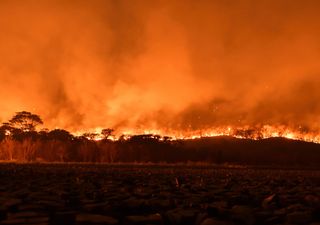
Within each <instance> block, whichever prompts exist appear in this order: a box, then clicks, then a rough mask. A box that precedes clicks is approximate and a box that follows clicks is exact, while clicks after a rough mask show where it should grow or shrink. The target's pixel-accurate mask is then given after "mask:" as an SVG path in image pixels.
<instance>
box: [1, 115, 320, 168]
mask: <svg viewBox="0 0 320 225" xmlns="http://www.w3.org/2000/svg"><path fill="white" fill-rule="evenodd" d="M41 124H43V122H42V120H41V118H40V117H39V116H37V115H34V114H32V113H29V112H18V113H16V115H15V116H14V117H13V118H12V119H11V120H10V121H8V122H7V123H3V124H2V126H1V127H0V160H5V161H20V162H34V161H38V162H103V163H116V162H142V163H143V162H154V163H161V162H167V163H177V162H206V163H215V164H223V163H231V164H244V165H281V166H299V165H304V166H318V164H319V162H320V145H319V144H315V143H307V142H303V141H294V140H288V139H285V138H271V139H262V140H258V141H255V140H252V139H237V138H233V137H212V138H200V139H195V140H172V139H170V138H169V137H160V136H158V135H134V136H129V137H128V136H122V137H120V138H119V139H117V140H112V139H111V138H110V137H112V135H113V130H112V129H104V130H102V132H101V133H100V134H90V133H87V134H83V135H82V136H74V135H72V134H71V133H69V132H68V131H66V130H61V129H55V130H45V129H43V130H41V131H37V129H36V128H37V126H39V125H41ZM97 135H98V136H99V137H100V138H99V140H96V136H97Z"/></svg>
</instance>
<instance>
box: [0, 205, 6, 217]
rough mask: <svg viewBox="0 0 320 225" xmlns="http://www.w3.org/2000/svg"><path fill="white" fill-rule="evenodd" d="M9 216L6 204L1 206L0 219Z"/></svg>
mask: <svg viewBox="0 0 320 225" xmlns="http://www.w3.org/2000/svg"><path fill="white" fill-rule="evenodd" d="M6 218H7V210H6V208H5V207H4V206H0V221H1V220H5V219H6Z"/></svg>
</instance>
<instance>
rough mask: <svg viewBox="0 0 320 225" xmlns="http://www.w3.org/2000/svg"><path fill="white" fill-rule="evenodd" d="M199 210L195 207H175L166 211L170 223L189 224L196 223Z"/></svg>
mask: <svg viewBox="0 0 320 225" xmlns="http://www.w3.org/2000/svg"><path fill="white" fill-rule="evenodd" d="M198 213H199V212H198V210H195V209H181V208H177V209H173V210H170V211H168V212H166V213H165V218H166V220H167V221H168V223H170V224H176V225H180V224H183V225H188V224H194V223H195V220H196V218H197V215H198Z"/></svg>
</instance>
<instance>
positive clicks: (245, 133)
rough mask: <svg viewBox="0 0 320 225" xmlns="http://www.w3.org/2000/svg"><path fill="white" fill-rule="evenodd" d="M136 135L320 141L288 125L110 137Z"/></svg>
mask: <svg viewBox="0 0 320 225" xmlns="http://www.w3.org/2000/svg"><path fill="white" fill-rule="evenodd" d="M101 130H102V129H101V128H95V129H93V130H90V132H89V133H91V134H93V135H91V137H89V139H92V140H96V141H99V140H102V139H103V135H102V134H101ZM84 133H85V132H76V133H74V135H75V136H81V135H83V134H84ZM134 135H152V136H151V137H157V138H159V139H160V140H165V139H168V140H187V139H199V138H204V137H219V136H229V137H235V138H240V139H252V140H261V139H267V138H274V137H282V138H287V139H292V140H301V141H306V142H314V143H320V134H318V133H317V132H310V131H309V132H306V131H301V130H299V129H296V130H294V129H290V128H288V127H286V126H271V125H264V126H261V127H250V126H245V127H230V126H227V127H215V128H211V129H202V130H192V131H174V130H161V129H150V130H148V129H137V130H133V129H132V130H126V131H121V132H116V133H115V134H114V135H110V136H109V137H108V139H109V140H112V141H116V140H119V139H120V138H123V139H125V140H128V139H129V138H130V137H132V136H134Z"/></svg>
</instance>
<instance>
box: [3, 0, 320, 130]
mask: <svg viewBox="0 0 320 225" xmlns="http://www.w3.org/2000/svg"><path fill="white" fill-rule="evenodd" d="M319 11H320V2H319V1H316V0H261V1H254V0H238V1H233V0H198V1H194V0H183V1H182V0H156V1H149V0H135V1H132V0H91V1H87V0H77V1H76V0H43V1H38V0H23V1H22V0H1V1H0V85H1V86H0V97H1V102H0V120H1V121H2V122H5V121H6V120H8V119H9V118H10V117H11V116H12V115H13V113H14V112H16V111H21V110H27V111H31V112H34V113H37V114H39V115H40V116H41V117H42V118H43V120H44V122H45V125H46V126H47V127H49V128H54V127H60V128H65V129H69V130H72V131H77V130H87V129H93V128H96V127H111V128H115V129H122V130H125V129H138V128H139V129H140V128H141V129H173V130H184V129H188V130H193V129H194V130H197V129H203V128H210V127H215V126H229V125H234V126H247V125H253V126H256V125H262V124H271V125H285V126H290V127H293V128H296V127H300V128H301V127H303V128H304V129H307V130H313V131H318V130H319V128H320V124H319V121H320V103H319V100H320V88H319V87H320V63H319V59H320V41H319V37H320V15H319Z"/></svg>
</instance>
